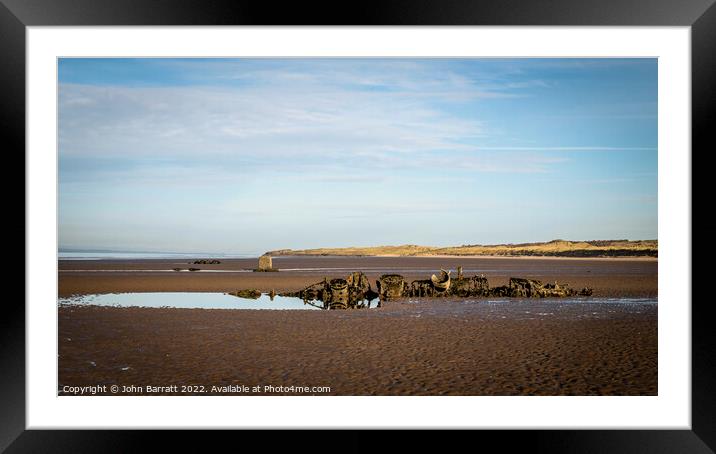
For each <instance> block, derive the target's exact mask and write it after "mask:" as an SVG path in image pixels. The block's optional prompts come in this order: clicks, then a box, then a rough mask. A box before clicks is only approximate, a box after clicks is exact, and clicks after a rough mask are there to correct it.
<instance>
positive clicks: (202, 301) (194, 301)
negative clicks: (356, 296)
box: [58, 292, 378, 310]
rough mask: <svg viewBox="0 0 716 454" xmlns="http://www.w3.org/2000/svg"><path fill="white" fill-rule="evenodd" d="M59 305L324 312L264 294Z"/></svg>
mask: <svg viewBox="0 0 716 454" xmlns="http://www.w3.org/2000/svg"><path fill="white" fill-rule="evenodd" d="M58 304H59V305H93V306H113V307H172V308H184V309H273V310H321V309H326V307H324V305H323V303H322V302H321V301H310V302H304V301H303V300H302V299H301V298H295V297H287V296H274V297H273V298H271V297H270V296H269V295H268V294H265V293H264V294H262V295H261V296H260V297H259V298H257V299H250V298H240V297H237V296H233V295H229V294H227V293H200V292H164V293H152V292H147V293H107V294H94V295H78V296H71V297H67V298H59V299H58ZM363 304H365V305H366V307H370V308H374V307H377V306H378V300H373V301H372V302H369V301H363Z"/></svg>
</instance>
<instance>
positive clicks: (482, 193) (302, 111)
mask: <svg viewBox="0 0 716 454" xmlns="http://www.w3.org/2000/svg"><path fill="white" fill-rule="evenodd" d="M58 78H59V81H58V82H59V118H58V125H59V133H58V141H59V150H58V152H59V161H58V162H59V242H60V248H63V249H103V250H108V249H109V250H123V251H176V252H216V253H238V254H254V253H262V252H264V251H267V250H275V249H284V248H291V249H302V248H313V247H343V246H372V245H398V244H419V245H430V246H450V245H462V244H501V243H522V242H534V241H549V240H553V239H558V238H559V239H568V240H595V239H656V238H657V153H658V150H657V146H658V143H657V60H656V59H534V58H530V59H442V58H441V59H415V58H410V59H403V58H400V59H397V58H396V59H391V58H384V59H343V58H340V59H339V58H324V59H295V58H294V59H206V58H196V59H157V58H148V59H84V58H62V59H60V60H59V61H58Z"/></svg>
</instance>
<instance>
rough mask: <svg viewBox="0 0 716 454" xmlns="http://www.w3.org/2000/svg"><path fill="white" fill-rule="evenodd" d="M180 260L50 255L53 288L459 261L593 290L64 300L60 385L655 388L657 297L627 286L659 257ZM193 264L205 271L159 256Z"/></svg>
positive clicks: (217, 283) (448, 391) (282, 276)
mask: <svg viewBox="0 0 716 454" xmlns="http://www.w3.org/2000/svg"><path fill="white" fill-rule="evenodd" d="M189 262H191V261H190V260H183V261H182V260H175V259H173V260H92V261H89V260H88V261H82V260H67V261H60V264H59V269H60V272H59V278H58V283H59V296H61V297H63V296H70V295H80V294H93V293H113V292H169V291H171V292H229V291H235V290H237V289H245V288H256V289H258V290H261V291H263V292H268V291H270V290H275V291H277V292H281V291H295V290H299V289H301V288H303V287H304V286H306V285H309V284H312V283H315V282H318V281H320V280H322V279H323V277H324V276H325V277H328V278H332V277H344V276H345V275H347V274H348V273H349V272H351V271H364V272H365V273H366V274H367V275H368V276H369V278H370V280H371V283H372V284H373V285H375V279H376V278H377V277H378V276H379V275H380V274H384V273H388V272H395V273H399V274H402V275H404V276H405V277H406V279H408V280H410V279H417V278H423V279H424V278H426V277H428V276H429V275H430V274H431V273H434V272H435V271H437V270H439V269H440V268H445V269H455V268H456V267H457V266H462V267H463V270H464V273H465V275H468V276H469V275H473V274H484V275H485V276H487V277H488V279H489V281H490V285H491V286H497V285H504V284H506V283H507V280H508V279H509V277H527V278H533V279H540V280H543V281H545V282H552V281H555V280H556V281H558V282H560V283H568V284H570V286H571V287H573V288H576V289H579V288H582V287H591V288H593V289H594V299H593V300H584V301H580V302H567V303H561V302H560V301H558V300H551V299H550V300H541V299H528V300H522V299H490V298H485V299H480V298H470V299H462V300H461V299H455V298H450V299H447V300H442V299H420V298H418V299H406V300H396V301H388V302H385V303H384V304H382V306H381V307H380V308H377V309H363V310H347V311H340V310H334V311H320V310H316V311H302V310H296V311H281V310H226V309H176V308H144V307H122V308H118V307H99V306H81V305H74V306H60V307H59V309H58V318H59V320H58V322H59V337H58V346H59V351H58V353H59V357H58V364H59V376H58V382H59V383H58V384H59V388H58V392H59V393H60V394H74V393H73V392H70V390H73V389H76V388H74V387H81V386H100V385H101V386H112V385H115V386H120V387H122V386H131V387H130V388H126V389H127V391H126V392H125V391H121V392H120V394H123V395H127V394H139V395H155V394H173V395H179V394H199V395H211V394H234V395H235V394H252V395H253V394H270V395H277V394H286V395H656V394H657V393H658V380H657V321H658V317H657V313H658V305H657V304H656V303H655V302H654V301H651V302H644V301H641V300H639V298H645V299H649V298H650V299H652V300H654V299H655V298H656V296H657V293H658V286H657V282H658V262H657V261H656V260H655V259H561V258H560V259H553V258H519V259H516V258H485V257H480V258H467V257H277V258H274V259H273V265H274V267H277V268H279V269H281V270H283V271H279V272H265V273H259V272H251V271H249V270H251V269H253V268H255V266H256V259H230V260H222V263H221V264H217V265H190V264H189ZM189 266H196V267H197V268H200V269H201V271H196V272H188V271H182V272H175V271H171V269H172V268H175V267H189ZM634 299H636V300H634ZM174 385H176V386H178V387H179V388H178V389H174V388H162V387H170V386H174ZM152 386H153V387H158V388H149V387H152ZM182 386H196V387H190V388H185V389H184V391H183V392H182V388H181V387H182ZM244 386H245V387H246V388H237V387H244ZM267 386H268V388H267ZM271 386H273V388H270V387H271ZM254 387H257V388H254ZM282 387H283V388H282ZM303 387H305V388H303ZM315 387H319V388H315ZM63 389H64V390H65V391H63ZM120 389H123V388H120ZM167 389H169V391H167ZM237 389H238V391H237ZM297 389H299V390H300V391H296V390H297ZM100 394H108V395H112V394H116V393H113V392H112V391H109V388H107V389H106V390H105V391H104V392H100Z"/></svg>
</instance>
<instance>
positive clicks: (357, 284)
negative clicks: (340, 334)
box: [282, 268, 592, 309]
mask: <svg viewBox="0 0 716 454" xmlns="http://www.w3.org/2000/svg"><path fill="white" fill-rule="evenodd" d="M376 289H377V291H374V290H373V289H372V287H371V285H370V282H369V281H368V278H367V277H366V275H365V274H363V273H362V272H360V271H356V272H354V273H351V274H350V275H349V276H347V277H346V278H345V279H341V278H337V279H330V280H329V279H328V278H324V279H323V280H322V281H320V282H317V283H315V284H312V285H309V286H308V287H306V288H304V289H303V290H300V291H298V292H290V293H284V294H282V296H294V297H299V298H302V299H303V300H304V301H308V302H311V301H322V302H323V303H324V304H325V305H326V306H327V307H329V308H331V309H349V308H358V307H367V306H368V305H369V304H368V303H369V302H370V301H371V300H373V299H375V298H379V299H380V301H387V300H392V299H397V298H407V297H429V298H437V297H447V296H452V297H459V298H467V297H515V298H564V297H569V296H590V295H591V294H592V289H590V288H583V289H582V290H579V291H577V290H574V289H572V288H570V287H569V286H568V285H567V284H558V283H556V282H555V283H554V284H551V283H547V284H543V283H542V282H541V281H538V280H535V279H524V278H514V277H513V278H510V280H509V283H508V285H503V286H499V287H493V288H490V284H489V282H488V280H487V278H486V277H485V276H484V275H478V276H463V274H462V269H461V268H459V269H458V276H457V278H451V277H450V272H449V271H445V270H441V272H440V275H439V276H438V275H432V277H431V278H430V279H417V280H414V281H412V282H410V283H408V282H406V280H405V278H404V277H403V276H401V275H400V274H384V275H382V276H380V277H379V278H378V280H377V281H376Z"/></svg>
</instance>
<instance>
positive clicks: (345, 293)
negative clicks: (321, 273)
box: [280, 271, 378, 309]
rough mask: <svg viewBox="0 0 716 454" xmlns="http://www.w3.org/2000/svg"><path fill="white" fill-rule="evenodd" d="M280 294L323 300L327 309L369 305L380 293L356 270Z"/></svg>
mask: <svg viewBox="0 0 716 454" xmlns="http://www.w3.org/2000/svg"><path fill="white" fill-rule="evenodd" d="M280 296H294V297H298V298H301V299H303V301H304V302H313V301H322V302H323V303H324V304H325V306H326V308H327V309H354V308H361V307H367V306H368V304H369V303H370V301H371V300H374V299H375V298H376V297H378V294H377V293H376V292H374V291H373V289H372V288H371V286H370V282H368V277H366V275H365V274H363V273H362V272H360V271H356V272H354V273H351V274H350V275H349V276H347V277H346V278H345V279H340V278H339V279H331V280H328V279H327V278H324V279H323V280H322V281H321V282H317V283H315V284H312V285H309V286H308V287H306V288H304V289H303V290H299V291H298V292H287V293H282V294H280Z"/></svg>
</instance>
